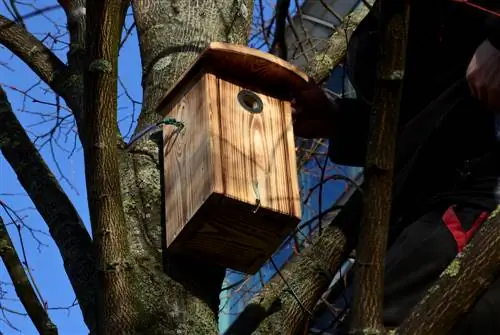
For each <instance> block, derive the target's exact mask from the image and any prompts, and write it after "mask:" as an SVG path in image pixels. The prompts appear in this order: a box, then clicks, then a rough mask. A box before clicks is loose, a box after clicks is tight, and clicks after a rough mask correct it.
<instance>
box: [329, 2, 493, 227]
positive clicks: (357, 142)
mask: <svg viewBox="0 0 500 335" xmlns="http://www.w3.org/2000/svg"><path fill="white" fill-rule="evenodd" d="M413 2H414V3H413V4H412V11H411V18H410V27H409V42H408V52H407V62H406V69H405V80H404V86H403V97H402V102H401V111H400V134H399V138H398V141H397V155H396V171H395V172H396V180H395V190H394V195H395V199H394V201H393V206H392V207H393V215H394V216H393V219H394V220H396V221H397V220H398V218H400V217H401V215H403V214H408V213H409V212H410V210H409V209H410V208H411V209H412V211H413V213H412V214H413V215H419V214H421V211H420V212H419V210H420V209H418V208H416V206H415V205H416V204H424V203H426V202H425V201H424V199H425V200H427V199H431V198H432V197H433V196H435V195H436V194H440V193H446V192H449V191H450V190H453V188H454V187H455V185H454V184H455V183H456V178H455V177H456V171H457V169H459V168H461V165H462V164H463V162H464V161H467V160H468V159H471V158H475V157H478V156H481V155H483V154H485V153H486V152H489V151H490V150H493V149H492V148H494V147H495V146H496V144H495V143H496V140H495V129H494V121H493V115H492V114H491V113H487V112H486V111H482V110H481V109H482V108H483V107H482V105H481V104H480V103H479V102H478V101H476V100H475V99H474V98H472V97H471V96H470V92H469V90H468V86H467V83H466V81H465V72H466V69H467V65H468V64H469V62H470V60H471V58H472V55H473V54H474V51H475V50H476V48H477V47H478V46H479V44H481V43H482V42H483V41H484V40H485V39H490V41H491V42H492V44H494V45H495V46H498V45H499V44H500V43H498V42H499V40H500V17H497V16H495V15H492V14H488V13H486V12H484V11H481V10H478V9H475V8H472V7H470V6H467V5H465V4H463V3H458V2H453V1H449V0H416V1H413ZM479 2H480V1H477V2H476V3H478V4H480V3H479ZM495 6H499V5H495ZM499 7H500V6H499ZM490 9H491V6H490ZM493 9H497V8H493ZM377 26H378V22H377V17H376V15H375V12H371V13H369V14H368V15H367V17H366V18H365V19H364V20H363V21H362V22H361V24H360V25H359V26H358V28H357V29H356V31H355V32H354V33H353V36H352V37H351V41H350V45H349V50H348V55H347V68H348V76H349V79H350V81H351V83H352V84H353V86H354V88H355V89H356V93H357V96H358V98H357V99H342V100H337V101H335V103H336V104H338V105H339V107H340V108H339V109H340V110H341V113H340V115H339V119H338V120H337V122H336V123H335V124H334V125H333V128H334V129H333V130H332V134H333V136H332V138H331V139H330V144H329V156H330V158H331V159H332V160H333V161H334V162H335V163H338V164H346V165H354V166H362V165H363V163H364V157H365V153H366V141H367V134H368V122H369V113H370V103H371V99H372V95H373V86H374V79H375V64H376V59H375V57H374V55H375V54H376V50H377V45H378V40H377ZM499 50H500V49H499ZM450 87H451V88H450ZM446 91H449V92H447V93H446V94H444V98H443V92H446ZM440 96H441V98H439V99H438V97H440ZM429 120H431V121H429ZM436 120H439V122H438V121H436ZM419 127H420V128H419ZM422 127H423V128H422ZM421 129H424V130H431V131H430V133H431V134H430V135H429V136H424V138H425V141H423V142H424V143H419V142H418V141H421V140H422V136H421V131H420V130H421ZM415 134H417V135H415ZM419 134H420V135H419ZM414 135H415V136H414ZM416 138H418V141H416V140H415V139H416ZM423 210H424V209H422V211H423ZM408 215H410V214H408Z"/></svg>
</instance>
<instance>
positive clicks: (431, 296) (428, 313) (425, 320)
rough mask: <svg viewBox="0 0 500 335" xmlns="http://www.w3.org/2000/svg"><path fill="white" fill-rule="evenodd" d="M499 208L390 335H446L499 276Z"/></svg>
mask: <svg viewBox="0 0 500 335" xmlns="http://www.w3.org/2000/svg"><path fill="white" fill-rule="evenodd" d="M499 214H500V206H498V207H497V208H496V209H495V211H493V213H492V214H491V215H490V217H489V218H488V220H487V221H486V222H485V223H483V225H482V227H481V229H480V230H479V231H478V232H477V233H476V235H475V236H474V237H473V238H472V240H471V242H469V244H468V245H467V247H466V248H465V249H464V250H463V252H462V253H461V254H459V255H458V256H457V257H456V258H455V260H453V261H452V262H451V264H450V265H449V266H448V267H447V268H446V270H445V271H444V272H443V273H442V274H441V276H440V277H439V279H438V280H437V281H436V283H434V285H433V286H432V287H431V289H430V290H429V291H428V292H427V294H426V295H425V296H424V298H423V299H422V300H421V301H420V303H419V304H418V305H417V306H416V307H415V308H414V309H413V310H412V312H411V314H410V316H409V317H408V318H407V319H406V320H405V321H404V322H403V324H401V326H400V327H399V328H398V329H396V330H395V331H393V332H392V334H412V335H419V334H425V335H434V334H435V335H438V334H439V335H441V334H448V333H449V332H450V330H452V328H453V326H454V325H455V323H456V322H457V321H458V320H459V319H460V317H461V316H463V315H465V314H466V313H467V312H468V311H469V310H470V309H471V308H472V307H473V306H474V304H475V303H476V302H477V299H478V298H479V297H480V295H481V294H482V293H483V292H484V291H485V290H486V289H487V288H488V286H489V285H490V284H491V283H492V282H493V281H494V280H495V279H496V278H497V277H498V274H499V273H500V216H499Z"/></svg>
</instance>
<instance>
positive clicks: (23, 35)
mask: <svg viewBox="0 0 500 335" xmlns="http://www.w3.org/2000/svg"><path fill="white" fill-rule="evenodd" d="M0 43H1V44H3V45H5V46H6V47H7V48H8V49H9V50H10V51H12V52H13V53H14V54H15V55H16V56H17V57H19V58H20V59H21V60H22V61H24V62H25V63H26V65H28V66H29V67H30V68H31V69H32V70H33V71H34V72H35V73H36V74H37V75H38V76H39V77H40V79H42V80H43V81H44V82H45V83H47V85H49V87H50V88H51V89H52V90H54V92H56V93H57V94H59V95H60V96H62V97H63V98H64V100H66V103H67V104H68V106H69V107H70V108H71V109H72V110H73V111H74V112H75V109H76V110H78V108H76V107H78V105H76V104H75V98H74V97H73V96H72V95H71V94H70V93H69V88H70V87H71V86H72V83H71V80H72V79H74V78H71V76H70V75H69V69H68V67H67V66H66V65H65V64H64V63H63V62H62V61H61V60H60V59H59V58H58V57H57V56H56V55H54V53H53V52H52V51H51V50H50V49H49V48H47V47H46V46H45V45H44V44H43V43H42V42H41V41H39V40H38V39H37V38H36V37H35V36H33V35H32V34H30V33H29V32H28V31H26V30H24V29H23V28H22V27H20V26H19V25H17V24H15V23H14V22H12V21H11V20H9V19H7V18H6V17H4V16H1V15H0Z"/></svg>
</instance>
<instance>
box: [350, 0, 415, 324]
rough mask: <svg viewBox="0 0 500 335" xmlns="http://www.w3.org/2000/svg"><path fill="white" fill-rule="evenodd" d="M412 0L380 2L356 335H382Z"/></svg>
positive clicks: (355, 308)
mask: <svg viewBox="0 0 500 335" xmlns="http://www.w3.org/2000/svg"><path fill="white" fill-rule="evenodd" d="M409 8H410V6H409V1H401V2H398V3H395V2H394V1H385V0H380V1H379V2H378V3H377V5H376V9H377V10H378V11H379V14H378V15H379V18H380V27H379V30H380V36H381V38H380V41H379V55H378V64H377V67H378V68H377V78H376V85H375V95H374V103H373V107H372V121H371V125H370V127H371V129H370V133H371V135H370V138H369V140H368V146H367V157H366V163H365V169H364V174H365V182H364V185H363V189H364V190H365V191H366V192H365V194H364V199H363V200H364V206H363V215H362V219H361V231H360V235H359V240H358V246H357V248H356V263H355V264H354V299H353V301H352V304H351V306H352V308H351V315H350V317H351V318H352V319H351V324H350V326H349V328H350V330H349V332H350V333H351V334H375V333H376V334H382V333H383V332H384V325H383V318H382V312H383V292H384V264H385V261H384V259H385V253H386V249H387V237H388V232H389V221H390V217H391V199H392V185H393V179H394V157H395V148H396V135H397V132H398V120H399V106H400V101H401V95H402V88H403V79H404V71H405V62H406V61H405V55H406V44H407V43H406V42H407V32H408V21H409V11H410V10H409Z"/></svg>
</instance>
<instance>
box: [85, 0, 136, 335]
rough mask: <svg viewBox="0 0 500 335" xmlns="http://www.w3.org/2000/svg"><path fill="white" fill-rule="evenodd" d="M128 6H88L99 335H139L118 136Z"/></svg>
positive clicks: (89, 166)
mask: <svg viewBox="0 0 500 335" xmlns="http://www.w3.org/2000/svg"><path fill="white" fill-rule="evenodd" d="M127 7H128V1H126V0H109V1H89V2H88V3H87V34H86V46H87V48H86V57H85V59H86V64H85V69H86V73H85V79H84V84H85V127H84V129H83V130H84V134H83V138H84V141H83V142H84V146H83V147H84V154H85V174H86V181H87V190H88V203H89V211H90V220H91V223H92V234H93V237H94V245H95V252H96V263H97V271H98V276H97V279H98V280H97V287H98V290H97V318H98V322H97V326H98V327H97V333H98V334H132V333H137V331H136V327H137V326H138V325H139V324H140V322H139V319H138V308H137V302H138V301H137V299H136V298H135V296H134V290H133V288H132V282H133V270H134V265H133V261H132V258H131V255H130V247H129V244H128V235H127V233H128V232H127V229H126V224H125V213H124V208H123V201H122V194H121V185H120V174H119V171H120V166H119V161H118V145H117V141H118V138H119V134H118V130H117V126H116V125H117V100H118V93H117V90H118V46H119V43H120V37H121V31H122V27H123V21H124V19H125V12H126V9H127Z"/></svg>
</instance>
